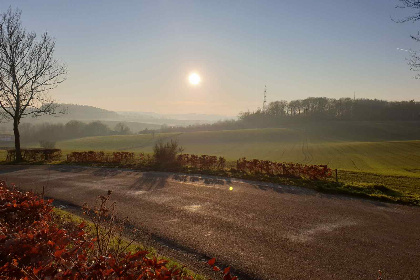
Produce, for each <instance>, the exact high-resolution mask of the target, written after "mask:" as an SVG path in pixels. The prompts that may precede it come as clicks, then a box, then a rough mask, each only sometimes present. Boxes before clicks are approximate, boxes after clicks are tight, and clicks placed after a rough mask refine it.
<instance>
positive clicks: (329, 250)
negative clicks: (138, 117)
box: [0, 166, 420, 279]
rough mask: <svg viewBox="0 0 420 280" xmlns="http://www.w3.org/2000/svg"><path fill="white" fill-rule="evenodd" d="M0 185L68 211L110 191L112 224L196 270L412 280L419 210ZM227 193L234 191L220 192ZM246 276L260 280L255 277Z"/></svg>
mask: <svg viewBox="0 0 420 280" xmlns="http://www.w3.org/2000/svg"><path fill="white" fill-rule="evenodd" d="M0 179H3V180H4V179H5V180H7V181H8V183H15V184H16V185H17V186H18V187H19V188H23V189H33V190H35V191H40V190H41V189H42V186H45V187H46V195H48V196H50V197H53V198H55V199H57V200H60V201H63V202H65V203H68V204H74V205H76V206H80V205H82V204H83V203H84V202H88V203H90V204H92V203H93V201H94V199H95V197H96V196H97V195H99V194H104V193H106V191H107V190H112V191H113V199H115V200H116V201H117V204H118V208H119V211H120V213H121V216H128V217H129V218H130V220H131V221H132V222H133V224H134V225H135V226H138V227H143V228H145V229H147V230H148V231H150V232H152V233H153V237H154V238H155V239H160V240H163V241H164V242H166V243H168V244H170V247H172V248H178V249H179V250H181V251H183V253H186V254H190V259H192V260H195V261H196V262H197V263H200V262H202V261H203V260H204V259H205V258H207V257H216V258H217V259H218V260H220V261H222V262H224V263H228V264H231V265H232V266H233V267H234V268H236V269H237V270H238V271H239V272H242V273H243V275H244V277H243V279H244V278H253V279H376V276H377V271H378V269H381V270H382V271H383V272H384V276H385V279H420V266H419V265H418V264H419V263H420V208H418V207H409V206H402V205H394V204H387V203H379V202H373V201H368V200H361V199H355V198H348V197H344V196H334V195H326V194H320V193H316V192H313V191H311V190H307V189H301V188H296V187H286V186H280V185H274V184H267V183H256V182H245V181H242V180H234V179H225V178H216V177H209V176H190V175H180V174H172V173H160V172H138V171H132V170H121V169H107V168H90V167H73V166H0ZM230 187H233V190H231V191H230V190H229V188H230ZM255 275H259V277H256V276H255Z"/></svg>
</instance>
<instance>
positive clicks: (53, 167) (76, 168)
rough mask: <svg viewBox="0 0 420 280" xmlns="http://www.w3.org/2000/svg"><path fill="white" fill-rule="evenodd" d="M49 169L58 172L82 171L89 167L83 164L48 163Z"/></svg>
mask: <svg viewBox="0 0 420 280" xmlns="http://www.w3.org/2000/svg"><path fill="white" fill-rule="evenodd" d="M48 169H49V170H53V171H58V172H72V173H77V172H83V171H86V170H88V169H89V167H85V166H76V165H50V166H48Z"/></svg>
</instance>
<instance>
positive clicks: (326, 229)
mask: <svg viewBox="0 0 420 280" xmlns="http://www.w3.org/2000/svg"><path fill="white" fill-rule="evenodd" d="M356 224H357V223H356V222H354V221H349V220H344V221H339V222H336V223H324V224H318V225H316V226H315V227H313V228H311V229H307V230H302V231H301V232H300V233H297V234H289V235H287V237H288V238H289V239H290V240H292V241H294V242H299V243H306V242H309V241H312V240H313V239H315V237H316V236H317V235H320V234H326V233H330V232H332V231H334V230H336V229H339V228H343V227H349V226H354V225H356Z"/></svg>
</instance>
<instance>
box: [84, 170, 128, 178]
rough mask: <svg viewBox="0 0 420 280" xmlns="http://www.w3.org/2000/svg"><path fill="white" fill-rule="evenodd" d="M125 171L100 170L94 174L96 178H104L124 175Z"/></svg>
mask: <svg viewBox="0 0 420 280" xmlns="http://www.w3.org/2000/svg"><path fill="white" fill-rule="evenodd" d="M123 171H124V170H121V169H116V168H98V169H96V170H94V171H93V172H92V174H93V175H95V176H102V177H113V176H116V175H118V174H120V173H122V172H123Z"/></svg>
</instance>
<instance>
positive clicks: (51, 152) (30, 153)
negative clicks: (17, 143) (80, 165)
mask: <svg viewBox="0 0 420 280" xmlns="http://www.w3.org/2000/svg"><path fill="white" fill-rule="evenodd" d="M21 152H22V159H23V160H25V161H53V160H60V158H61V150H60V149H37V148H35V149H21ZM15 160H16V150H15V149H11V150H7V158H6V161H7V162H12V161H15Z"/></svg>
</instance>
